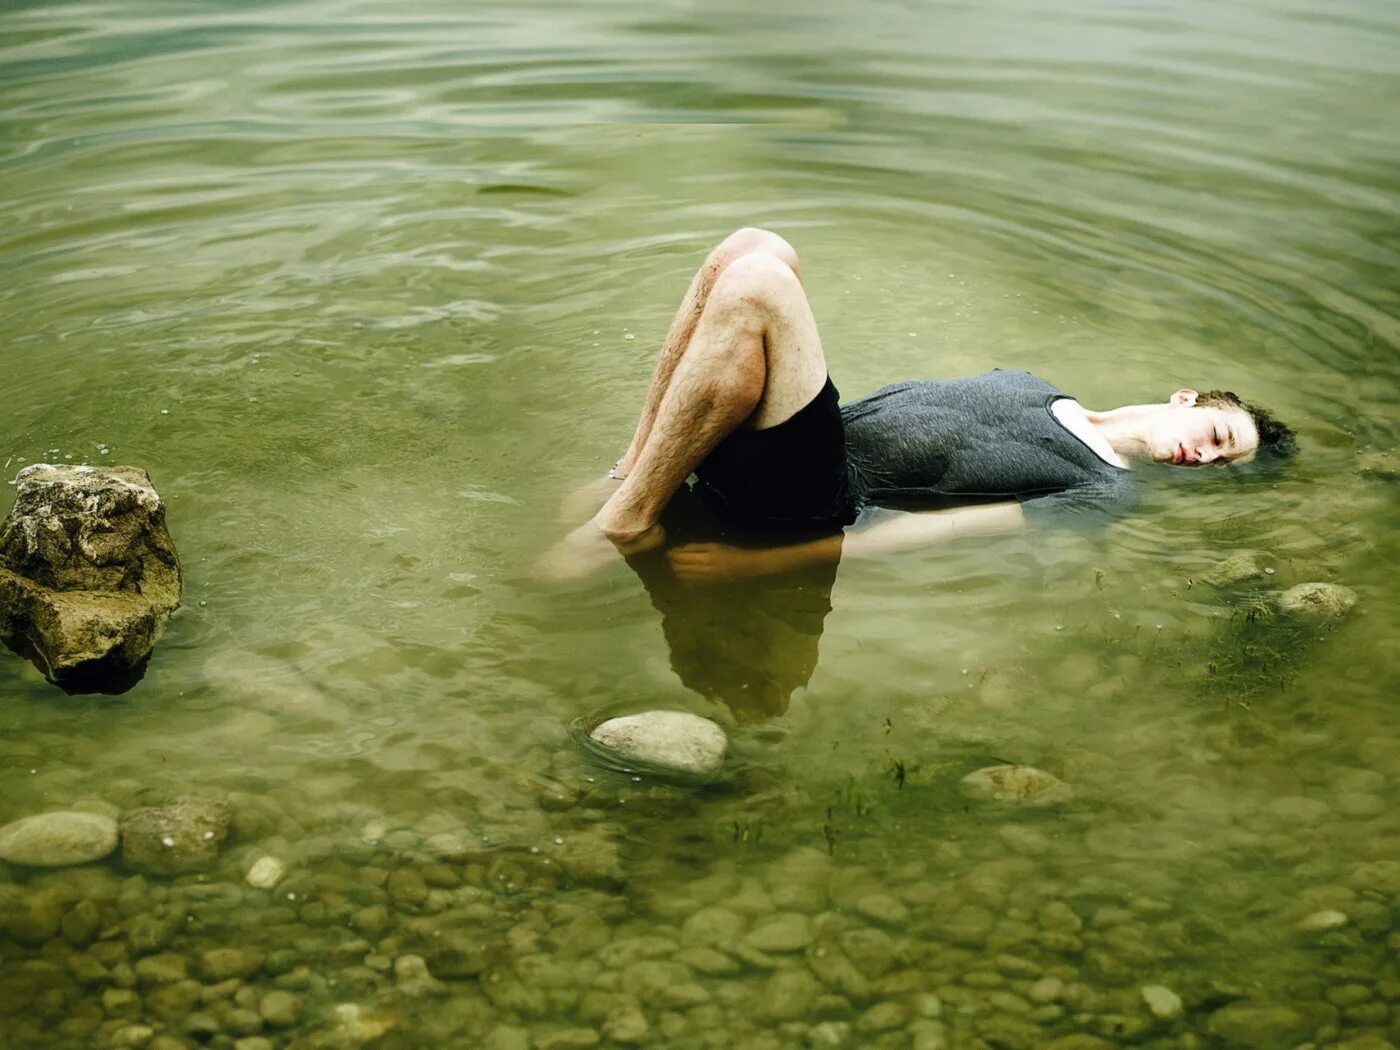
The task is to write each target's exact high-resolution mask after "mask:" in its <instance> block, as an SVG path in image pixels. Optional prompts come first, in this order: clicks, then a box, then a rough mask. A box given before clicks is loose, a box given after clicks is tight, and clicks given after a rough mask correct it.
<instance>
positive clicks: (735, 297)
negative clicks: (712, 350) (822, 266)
mask: <svg viewBox="0 0 1400 1050" xmlns="http://www.w3.org/2000/svg"><path fill="white" fill-rule="evenodd" d="M802 294H803V293H802V282H801V281H800V280H799V279H798V277H797V272H796V271H795V270H794V269H793V268H792V267H791V266H790V265H788V263H787V262H786V261H785V260H783V259H782V258H780V257H779V256H777V255H774V254H772V253H771V252H759V251H754V252H749V253H748V254H747V255H742V256H740V257H739V258H737V259H735V260H734V261H733V262H731V263H730V264H729V265H728V266H727V267H725V269H724V272H723V273H721V274H720V275H719V279H718V280H717V281H716V282H715V286H714V289H713V290H712V291H711V292H710V305H711V306H713V307H715V308H717V309H724V310H735V309H748V310H755V309H758V310H763V311H765V312H769V311H773V310H775V309H781V308H782V306H783V305H784V304H787V303H790V302H792V301H794V299H795V297H800V296H801V295H802Z"/></svg>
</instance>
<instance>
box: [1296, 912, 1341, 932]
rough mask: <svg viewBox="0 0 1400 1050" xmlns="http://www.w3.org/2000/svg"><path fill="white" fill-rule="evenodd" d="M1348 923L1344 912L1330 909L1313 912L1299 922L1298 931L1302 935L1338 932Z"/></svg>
mask: <svg viewBox="0 0 1400 1050" xmlns="http://www.w3.org/2000/svg"><path fill="white" fill-rule="evenodd" d="M1350 921H1351V920H1350V919H1349V918H1347V914H1346V912H1341V911H1333V910H1330V909H1329V910H1327V911H1315V912H1313V913H1312V914H1311V915H1307V916H1305V917H1304V918H1303V919H1301V920H1300V921H1299V923H1298V929H1300V930H1302V931H1303V932H1304V933H1326V932H1327V931H1328V930H1340V929H1341V928H1342V927H1343V926H1345V925H1346V924H1347V923H1348V922H1350Z"/></svg>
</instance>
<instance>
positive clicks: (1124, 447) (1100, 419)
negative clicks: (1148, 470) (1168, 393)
mask: <svg viewBox="0 0 1400 1050" xmlns="http://www.w3.org/2000/svg"><path fill="white" fill-rule="evenodd" d="M1168 407H1169V406H1167V405H1161V404H1158V405H1124V406H1123V407H1122V408H1111V409H1109V410H1108V411H1107V412H1094V411H1092V410H1090V409H1087V408H1086V409H1085V410H1084V418H1085V419H1086V420H1088V422H1089V423H1090V425H1092V426H1093V428H1094V429H1095V430H1097V431H1098V432H1099V434H1100V435H1101V436H1102V437H1103V439H1104V440H1105V441H1107V442H1108V444H1109V447H1111V448H1112V449H1113V451H1114V452H1116V453H1118V455H1120V456H1122V457H1123V458H1124V459H1130V460H1131V459H1147V458H1150V457H1151V446H1150V445H1149V444H1148V434H1149V433H1150V432H1151V424H1152V422H1153V421H1154V420H1155V419H1157V417H1158V416H1159V415H1160V414H1161V413H1162V412H1163V411H1164V410H1165V409H1167V408H1168Z"/></svg>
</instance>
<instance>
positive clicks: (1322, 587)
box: [1278, 583, 1356, 619]
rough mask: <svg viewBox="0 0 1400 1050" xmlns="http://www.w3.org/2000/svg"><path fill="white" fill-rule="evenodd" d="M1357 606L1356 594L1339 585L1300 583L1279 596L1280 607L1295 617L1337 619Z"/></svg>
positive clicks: (1348, 588)
mask: <svg viewBox="0 0 1400 1050" xmlns="http://www.w3.org/2000/svg"><path fill="white" fill-rule="evenodd" d="M1355 604H1356V592H1355V591H1353V590H1352V589H1351V588H1350V587H1343V586H1342V585H1341V584H1338V583H1300V584H1298V586H1296V587H1290V588H1288V590H1286V591H1284V592H1283V593H1281V594H1280V595H1279V596H1278V606H1279V608H1280V609H1282V610H1283V611H1284V612H1286V613H1292V614H1294V615H1295V616H1313V617H1318V618H1330V619H1336V618H1338V617H1341V616H1345V615H1346V614H1347V613H1349V612H1350V611H1351V607H1352V606H1353V605H1355Z"/></svg>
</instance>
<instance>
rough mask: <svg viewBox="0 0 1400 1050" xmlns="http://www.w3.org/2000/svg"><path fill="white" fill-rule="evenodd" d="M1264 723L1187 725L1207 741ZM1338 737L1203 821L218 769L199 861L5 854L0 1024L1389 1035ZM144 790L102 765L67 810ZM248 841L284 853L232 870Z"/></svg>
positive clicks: (521, 1031)
mask: <svg viewBox="0 0 1400 1050" xmlns="http://www.w3.org/2000/svg"><path fill="white" fill-rule="evenodd" d="M1260 732H1261V730H1260V729H1259V727H1258V726H1257V725H1256V726H1250V725H1248V724H1247V723H1244V722H1238V721H1236V722H1222V723H1220V724H1219V725H1218V726H1217V727H1216V728H1215V730H1214V731H1213V733H1211V734H1210V735H1209V737H1208V739H1207V741H1206V742H1205V744H1204V745H1202V744H1201V743H1200V740H1199V738H1198V737H1196V735H1195V734H1194V733H1193V734H1190V735H1189V739H1192V740H1195V741H1196V746H1198V747H1200V748H1201V753H1200V754H1198V755H1197V756H1196V757H1197V758H1198V759H1199V760H1201V761H1203V762H1206V763H1208V764H1214V767H1215V768H1216V769H1217V770H1218V769H1219V768H1221V766H1222V765H1228V764H1229V763H1231V762H1237V761H1239V760H1240V759H1241V757H1242V756H1246V755H1249V754H1252V753H1253V749H1254V748H1256V747H1257V746H1258V744H1259V741H1258V739H1256V737H1257V736H1258V735H1259V733H1260ZM1187 739H1188V735H1187V734H1184V733H1183V734H1182V740H1183V742H1184V741H1186V740H1187ZM1317 743H1318V741H1317V739H1316V734H1313V735H1311V736H1310V735H1309V733H1308V732H1307V731H1305V730H1293V731H1290V732H1287V733H1282V734H1279V735H1275V736H1273V737H1271V738H1270V739H1269V746H1270V747H1271V748H1272V749H1273V750H1274V751H1275V752H1277V751H1279V750H1284V751H1287V750H1290V749H1291V750H1294V751H1295V752H1296V753H1298V754H1300V755H1301V754H1304V753H1306V752H1308V750H1309V749H1310V748H1315V747H1316V745H1317ZM1159 745H1160V741H1159ZM1347 757H1348V758H1349V759H1350V764H1342V763H1340V762H1338V760H1337V759H1338V756H1336V755H1329V756H1328V761H1327V762H1326V763H1322V762H1313V763H1311V764H1310V763H1308V762H1306V761H1300V762H1297V763H1294V764H1292V765H1288V766H1285V765H1279V766H1278V767H1276V768H1274V770H1273V773H1272V776H1273V779H1274V784H1273V788H1274V789H1273V790H1271V791H1269V792H1267V793H1261V794H1260V796H1259V799H1258V803H1257V805H1255V806H1253V807H1252V808H1250V809H1249V810H1248V811H1234V812H1231V813H1228V814H1226V813H1222V812H1220V811H1218V810H1211V809H1210V808H1209V807H1203V809H1202V811H1201V812H1200V813H1199V814H1198V815H1197V817H1196V819H1195V830H1194V833H1193V830H1192V828H1191V827H1188V826H1185V824H1184V823H1182V824H1180V825H1174V824H1171V823H1169V822H1164V819H1163V817H1162V814H1160V813H1154V812H1152V811H1151V809H1150V807H1146V808H1142V809H1137V810H1136V811H1135V809H1136V807H1134V806H1132V805H1129V804H1128V798H1127V797H1126V796H1125V797H1121V798H1115V782H1114V777H1115V772H1116V771H1115V770H1114V769H1113V768H1112V765H1111V762H1110V761H1109V759H1108V758H1107V757H1106V756H1103V755H1092V754H1089V753H1080V754H1075V753H1073V752H1066V754H1065V755H1064V756H1063V762H1062V764H1061V770H1060V771H1061V772H1062V773H1063V774H1064V775H1065V776H1066V777H1067V778H1068V779H1069V780H1070V781H1073V782H1074V784H1075V788H1076V797H1075V798H1074V799H1073V800H1070V801H1066V802H1064V803H1063V804H1061V805H1057V806H1052V807H1048V808H1046V807H1026V806H1018V805H1015V804H993V803H988V802H985V801H980V800H977V799H968V798H964V797H963V796H962V795H961V794H960V793H959V792H958V791H957V790H956V789H955V788H954V787H952V786H951V785H950V784H948V783H945V782H944V781H945V779H946V778H944V777H943V776H942V773H941V771H939V770H930V771H928V772H927V773H924V774H921V773H919V772H914V773H911V774H910V775H909V776H908V777H907V778H906V779H905V781H904V782H902V783H896V782H894V780H893V779H892V778H888V777H885V776H884V774H883V771H878V772H877V771H872V772H871V775H870V776H869V777H866V778H863V779H857V780H853V781H851V783H850V784H849V785H848V787H846V788H845V789H842V790H839V791H837V792H836V793H835V794H833V795H831V796H830V797H829V798H822V797H819V796H818V797H813V796H812V795H811V794H809V793H808V791H806V790H804V789H802V788H799V787H798V786H796V785H794V784H780V783H777V782H776V781H775V780H773V779H769V778H766V777H765V776H764V775H763V774H761V773H752V774H750V775H749V779H748V780H747V781H743V778H741V782H730V783H728V784H724V785H719V786H711V787H710V788H707V789H705V790H704V791H700V792H696V791H693V790H683V789H680V788H674V787H668V786H665V785H658V784H655V783H650V782H643V781H639V780H636V779H634V778H631V777H628V776H626V775H622V774H614V773H610V772H606V771H600V770H597V769H594V768H592V767H590V766H588V765H587V764H586V763H585V761H584V760H583V759H582V758H581V757H580V756H578V755H577V754H574V753H571V752H568V751H561V752H559V753H558V754H556V755H555V756H554V758H553V760H552V767H553V768H552V769H550V770H548V771H546V772H542V773H523V772H521V771H520V770H519V769H518V768H515V767H511V766H507V765H505V764H501V763H495V764H491V763H487V764H483V766H482V767H480V768H478V769H475V770H473V771H471V775H470V777H468V776H456V777H449V776H443V775H438V776H436V777H430V778H426V779H425V781H424V782H423V783H422V784H421V785H420V786H421V789H422V790H421V792H420V793H419V799H420V805H419V807H418V808H417V809H415V810H413V811H405V812H401V813H396V814H388V813H385V812H382V811H381V810H375V809H371V808H370V807H368V806H365V805H361V804H357V803H354V802H347V801H345V799H346V798H349V797H353V793H354V792H353V791H352V790H351V789H352V787H353V785H352V784H350V783H349V782H348V778H341V779H339V780H337V779H335V778H326V777H320V778H316V779H315V780H311V781H308V783H307V784H306V785H305V786H297V785H290V786H283V787H278V788H275V789H273V790H269V791H264V792H257V793H254V792H239V791H235V792H231V793H229V797H228V801H229V802H230V803H231V817H232V828H231V835H230V840H229V844H228V846H227V847H226V848H225V849H224V850H223V851H222V853H221V854H220V857H219V861H218V863H217V866H216V867H215V868H214V869H213V870H211V871H208V872H205V873H201V874H193V875H182V876H176V877H173V878H163V877H158V876H146V875H142V874H132V873H130V872H129V871H128V870H125V869H124V868H123V864H122V861H121V857H120V854H117V855H114V856H113V857H112V858H109V860H108V861H107V862H103V863H98V864H90V865H83V866H78V867H70V868H59V869H54V870H48V871H44V870H39V869H25V868H21V867H18V866H13V865H12V866H8V867H5V868H4V869H3V870H0V931H3V932H0V1013H3V1028H0V1030H3V1032H4V1035H5V1038H4V1045H5V1046H6V1047H7V1048H9V1047H12V1048H14V1050H27V1048H40V1047H43V1048H52V1047H73V1048H78V1047H83V1048H87V1047H150V1048H153V1050H174V1048H176V1047H195V1046H211V1047H219V1048H230V1047H232V1048H236V1050H269V1048H277V1047H287V1048H313V1047H355V1046H374V1047H386V1048H388V1047H427V1046H433V1047H486V1048H492V1050H507V1048H511V1050H514V1048H528V1047H536V1048H540V1050H565V1048H585V1047H593V1046H673V1047H735V1046H743V1047H755V1048H759V1047H763V1048H770V1047H771V1048H773V1050H779V1048H785V1047H826V1046H831V1047H839V1046H850V1047H890V1048H895V1047H913V1048H916V1050H936V1048H944V1047H946V1048H961V1050H970V1048H977V1050H983V1048H994V1050H1033V1048H1040V1047H1049V1048H1053V1050H1107V1048H1112V1047H1128V1046H1133V1047H1138V1046H1141V1047H1152V1048H1160V1050H1166V1048H1169V1047H1171V1048H1190V1047H1231V1048H1240V1050H1246V1048H1249V1050H1262V1048H1270V1047H1278V1048H1292V1047H1346V1048H1348V1050H1384V1048H1386V1047H1390V1046H1392V1045H1393V1044H1394V1043H1396V1041H1397V1040H1400V1012H1398V1011H1397V1010H1396V1003H1397V1001H1400V980H1397V974H1396V959H1397V954H1400V929H1397V928H1396V924H1395V914H1394V909H1395V907H1396V905H1397V903H1400V835H1397V834H1396V831H1397V829H1396V826H1395V825H1396V820H1395V817H1394V815H1393V814H1394V806H1393V785H1394V783H1395V782H1396V778H1397V777H1400V741H1395V740H1393V739H1389V738H1384V737H1373V738H1366V739H1364V740H1361V741H1359V742H1358V745H1357V747H1356V749H1355V751H1354V753H1353V754H1351V755H1349V756H1347ZM478 779H480V780H481V781H484V782H490V783H493V784H495V785H496V788H497V790H496V791H495V792H494V794H493V796H492V797H493V798H494V799H495V800H496V801H495V802H494V803H493V804H492V805H490V806H482V805H480V804H479V798H478V797H477V796H476V795H475V794H474V793H473V792H472V791H471V789H470V787H469V784H470V782H472V781H475V780H478ZM1178 779H1180V778H1178ZM1202 782H1203V783H1204V778H1203V779H1202ZM1181 790H1182V785H1181V784H1180V783H1177V784H1175V785H1174V787H1173V791H1174V792H1175V793H1176V794H1178V795H1179V794H1180V792H1181ZM146 796H147V792H146V791H145V789H144V788H143V785H141V784H140V783H139V782H137V781H135V780H129V781H121V782H115V783H110V784H108V785H107V792H106V797H104V798H103V799H101V800H91V799H89V800H81V799H80V800H77V808H79V809H86V810H88V811H92V812H105V813H107V814H109V815H111V816H117V815H118V814H120V813H121V812H122V811H123V810H125V809H126V808H128V807H129V806H132V805H135V804H138V803H139V802H141V801H143V800H145V799H146ZM469 803H475V804H472V805H470V807H469V806H468V804H469ZM469 811H470V812H471V813H472V816H471V818H470V819H464V818H463V817H462V816H461V814H463V813H465V812H469ZM818 825H820V826H818ZM901 828H903V829H905V830H906V831H907V834H905V835H904V836H903V838H902V844H901V836H900V835H899V834H891V832H896V833H897V832H899V831H900V830H901ZM935 828H936V829H937V831H936V833H935V832H934V829H935ZM717 842H723V843H724V848H723V849H722V850H720V849H716V843H717ZM1147 856H1152V857H1155V858H1156V859H1157V863H1156V864H1155V865H1144V864H1143V863H1142V858H1144V857H1147ZM269 857H271V858H274V859H275V860H276V861H277V862H278V863H279V864H282V865H285V867H286V872H285V874H284V875H281V876H280V878H279V877H278V875H279V873H278V872H277V870H276V865H274V866H273V867H272V868H271V870H270V877H269V869H268V867H267V866H266V865H264V866H263V869H262V873H261V874H260V875H257V874H255V875H253V876H252V882H255V883H258V885H252V884H250V881H249V872H250V869H254V868H255V867H257V866H258V863H259V862H260V861H263V860H264V859H265V858H269ZM1261 867H1267V868H1270V869H1272V870H1273V873H1274V874H1275V875H1276V876H1277V878H1271V879H1270V880H1268V881H1267V882H1265V881H1262V880H1260V879H1258V878H1257V877H1254V876H1252V875H1251V872H1255V871H1257V870H1258V869H1260V868H1261ZM1266 885H1267V886H1273V887H1280V886H1286V887H1287V891H1286V893H1282V892H1280V893H1277V895H1275V896H1266V895H1263V894H1262V893H1261V886H1266ZM1246 927H1247V928H1246Z"/></svg>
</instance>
